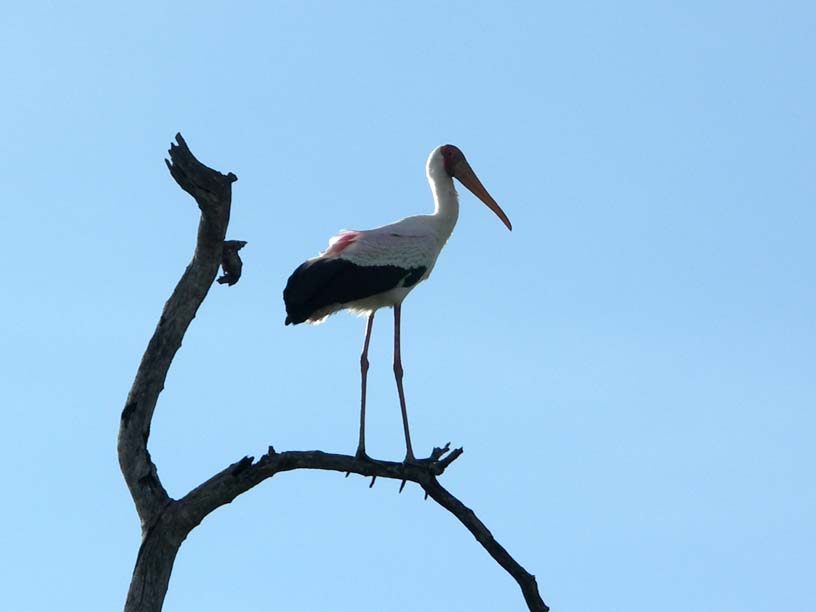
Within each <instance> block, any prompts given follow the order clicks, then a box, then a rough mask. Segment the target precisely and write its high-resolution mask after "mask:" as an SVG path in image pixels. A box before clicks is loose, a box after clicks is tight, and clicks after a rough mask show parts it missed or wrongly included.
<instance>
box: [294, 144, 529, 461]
mask: <svg viewBox="0 0 816 612" xmlns="http://www.w3.org/2000/svg"><path fill="white" fill-rule="evenodd" d="M425 170H426V175H427V178H428V183H429V184H430V187H431V192H432V193H433V199H434V212H433V213H432V214H426V215H416V216H411V217H406V218H405V219H402V220H400V221H397V222H396V223H391V224H389V225H384V226H382V227H378V228H375V229H369V230H342V231H340V232H339V233H338V234H337V235H336V236H333V237H332V238H331V239H330V240H329V245H328V248H327V249H326V250H325V251H323V252H322V253H320V254H319V255H318V256H316V257H313V258H311V259H309V260H307V261H305V262H304V263H302V264H301V265H300V266H298V267H297V268H296V269H295V271H294V272H293V273H292V275H291V276H290V277H289V280H288V281H287V283H286V288H285V289H284V291H283V300H284V304H285V306H286V321H285V324H286V325H290V324H291V325H298V324H299V323H304V322H307V323H313V324H314V323H320V322H322V321H324V320H325V319H326V318H327V317H328V316H330V315H332V314H334V313H336V312H338V311H341V310H349V311H351V312H352V313H355V314H359V315H367V317H368V320H367V322H366V329H365V339H364V341H363V351H362V354H361V355H360V377H361V398H360V435H359V440H358V444H357V451H356V453H355V457H357V458H358V459H368V460H370V458H369V457H368V455H367V454H366V450H365V412H366V380H367V374H368V366H369V363H368V347H369V342H370V340H371V329H372V327H373V325H374V314H375V313H376V312H377V310H379V309H380V308H385V307H391V308H393V310H394V363H393V368H394V378H395V380H396V383H397V392H398V395H399V403H400V410H401V412H402V425H403V430H404V434H405V448H406V453H405V460H404V463H406V464H416V463H418V462H417V460H416V457H415V456H414V451H413V448H412V446H411V434H410V431H409V427H408V413H407V410H406V407H405V392H404V389H403V383H402V380H403V367H402V358H401V355H400V317H401V310H402V302H403V300H405V298H406V297H407V296H408V294H409V293H411V291H413V290H414V288H415V287H416V286H417V285H419V284H420V283H421V282H422V281H424V280H426V279H427V278H428V277H429V276H430V274H431V271H432V270H433V268H434V265H435V264H436V260H437V258H438V257H439V254H440V252H441V251H442V248H443V247H444V246H445V243H446V242H447V241H448V238H449V237H450V235H451V233H452V232H453V229H454V226H455V225H456V221H457V220H458V218H459V196H458V194H457V192H456V188H455V185H454V182H453V179H457V180H458V181H459V182H460V183H461V184H462V185H464V186H465V187H466V188H467V189H468V190H469V191H470V192H471V193H472V194H473V195H475V196H476V197H477V198H479V199H480V200H481V201H482V202H484V204H485V205H487V207H488V208H489V209H490V210H492V211H493V212H494V213H495V214H496V216H498V218H499V219H500V220H501V221H502V223H504V225H505V226H506V227H507V229H508V230H512V229H513V226H512V224H511V223H510V219H508V218H507V215H506V214H505V213H504V211H503V210H502V209H501V207H500V206H499V205H498V203H497V202H496V201H495V200H494V199H493V197H492V196H491V195H490V194H489V193H488V191H487V189H485V187H484V185H482V183H481V181H480V180H479V178H478V177H477V176H476V173H475V172H474V171H473V169H472V168H471V166H470V164H469V163H468V161H467V160H466V159H465V156H464V154H463V153H462V151H461V150H460V149H459V148H458V147H456V146H454V145H451V144H446V145H441V146H439V147H436V148H435V149H434V150H433V151H432V152H431V154H430V155H429V156H428V161H427V163H426V167H425Z"/></svg>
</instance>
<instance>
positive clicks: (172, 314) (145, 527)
mask: <svg viewBox="0 0 816 612" xmlns="http://www.w3.org/2000/svg"><path fill="white" fill-rule="evenodd" d="M176 140H177V141H178V145H171V148H170V159H171V161H170V162H167V166H168V168H169V169H170V173H171V174H172V176H173V178H174V179H175V180H176V182H177V183H178V184H179V186H181V188H182V189H184V190H185V191H186V192H187V193H189V194H190V195H192V196H193V197H194V198H195V200H196V202H197V203H198V206H199V208H200V210H201V221H200V223H199V227H198V239H197V242H196V249H195V254H194V255H193V260H192V261H191V262H190V264H189V265H188V266H187V269H186V270H185V272H184V274H183V275H182V277H181V280H179V282H178V285H177V286H176V288H175V290H174V291H173V294H172V295H171V296H170V299H169V300H168V301H167V303H166V304H165V306H164V310H163V311H162V315H161V318H160V319H159V324H158V326H157V327H156V331H155V332H154V333H153V337H152V338H151V339H150V342H149V344H148V346H147V350H146V351H145V354H144V356H143V357H142V361H141V363H140V365H139V369H138V371H137V373H136V378H135V380H134V382H133V386H132V388H131V390H130V393H129V394H128V398H127V402H126V404H125V408H124V410H123V411H122V418H121V423H120V428H119V445H118V451H119V464H120V466H121V469H122V474H123V475H124V477H125V481H126V482H127V485H128V488H129V489H130V492H131V495H132V497H133V501H134V503H135V505H136V510H137V512H138V514H139V519H140V521H141V524H142V544H141V546H140V548H139V554H138V556H137V558H136V566H135V568H134V571H133V577H132V579H131V584H130V589H129V591H128V596H127V601H126V603H125V612H137V611H139V612H160V611H161V608H162V605H163V602H164V597H165V595H166V593H167V586H168V584H169V581H170V574H171V572H172V569H173V563H174V561H175V558H176V554H177V553H178V550H179V547H180V546H181V543H182V542H183V541H184V539H185V538H186V537H187V535H188V534H189V533H190V531H191V530H192V529H194V528H195V527H196V526H197V525H198V524H199V523H201V521H202V520H203V519H204V517H206V516H207V515H208V514H210V513H211V512H213V511H214V510H215V509H217V508H219V507H221V506H223V505H225V504H228V503H230V502H231V501H232V500H233V499H235V498H236V497H237V496H238V495H240V494H241V493H244V492H246V491H248V490H249V489H251V488H252V487H254V486H256V485H257V484H259V483H261V482H263V481H264V480H266V479H267V478H271V477H272V476H274V475H275V474H278V473H280V472H287V471H292V470H298V469H307V470H331V471H336V472H345V473H346V475H348V474H351V473H354V474H359V475H361V476H367V477H371V479H372V480H371V485H370V486H373V484H374V481H375V479H376V478H389V479H393V480H399V481H402V485H401V486H400V489H399V490H400V492H401V491H402V486H404V484H405V482H407V481H411V482H415V483H417V484H419V485H420V486H421V487H422V488H423V489H424V490H425V493H426V497H427V496H430V497H431V498H433V499H434V501H436V502H437V503H439V505H441V506H442V507H443V508H445V509H446V510H448V511H449V512H451V513H452V514H453V515H454V516H456V518H458V519H459V520H460V521H461V522H462V524H463V525H465V527H467V528H468V530H469V531H470V532H471V533H472V534H473V535H474V536H475V538H476V539H477V541H478V542H479V543H480V544H481V545H482V546H483V547H484V548H485V549H486V550H487V551H488V553H490V555H491V556H492V557H493V558H494V559H495V560H496V561H497V562H498V563H499V564H500V565H501V566H502V567H503V568H504V569H505V570H507V572H508V573H509V574H510V575H511V576H512V577H513V578H514V579H515V580H516V581H517V582H518V584H519V586H520V587H521V590H522V593H523V595H524V598H525V601H526V602H527V606H528V608H529V609H530V610H531V611H533V612H546V611H547V610H548V609H549V608H547V606H546V605H545V604H544V602H543V601H542V600H541V597H540V596H539V594H538V587H537V585H536V581H535V577H534V576H532V575H531V574H529V573H528V572H527V571H526V570H524V568H523V567H521V566H520V565H519V564H518V563H517V562H516V561H515V560H514V559H513V558H512V557H511V556H510V555H509V554H508V552H507V551H506V550H505V549H504V548H503V547H502V546H501V545H500V544H499V543H498V542H496V540H495V539H494V538H493V536H492V534H491V533H490V531H489V530H488V529H487V527H485V525H484V524H483V523H482V522H481V521H480V520H479V519H478V517H476V515H475V514H474V513H473V511H472V510H470V509H469V508H467V507H466V506H465V505H464V504H462V502H460V501H459V500H458V499H456V497H454V496H453V495H451V494H450V493H449V492H448V491H447V490H446V489H445V488H443V487H442V485H440V484H439V482H438V480H437V477H438V476H441V475H442V473H443V472H444V471H445V470H446V469H447V468H448V466H449V465H450V464H451V463H452V462H453V461H454V460H456V459H457V458H458V457H459V456H460V455H461V454H462V449H461V448H458V449H454V450H453V451H451V450H450V447H449V445H445V446H444V447H442V448H435V449H434V450H433V452H432V453H431V456H430V457H428V458H427V459H423V460H420V461H419V462H418V463H417V464H405V463H395V462H391V461H376V460H372V459H367V458H366V459H358V458H356V457H353V456H351V455H337V454H332V453H324V452H322V451H287V452H282V453H277V452H275V450H274V449H273V448H272V447H271V446H270V447H269V452H267V453H266V454H265V455H263V456H262V457H261V458H260V459H259V460H258V461H257V462H255V461H254V459H253V458H252V457H244V458H243V459H241V460H240V461H238V462H236V463H234V464H232V465H230V466H228V467H227V468H225V469H224V470H222V471H220V472H219V473H217V474H215V475H214V476H213V477H211V478H210V479H209V480H207V481H206V482H204V483H202V484H200V485H199V486H197V487H196V488H195V489H193V490H192V491H190V492H189V493H187V495H185V496H184V497H183V498H181V499H180V500H174V499H172V498H171V497H170V496H169V495H168V494H167V491H165V489H164V487H163V486H162V484H161V480H160V479H159V475H158V470H157V469H156V466H155V465H154V464H153V462H152V461H151V459H150V453H149V452H148V450H147V441H148V437H149V435H150V422H151V420H152V418H153V411H154V410H155V407H156V403H157V401H158V396H159V393H160V392H161V390H162V389H163V388H164V381H165V379H166V377H167V371H168V369H169V367H170V364H171V362H172V360H173V357H174V356H175V354H176V351H177V350H178V349H179V347H180V346H181V341H182V338H183V337H184V334H185V332H186V331H187V328H188V327H189V325H190V322H191V321H192V320H193V318H194V317H195V314H196V311H197V310H198V307H199V306H200V305H201V303H202V302H203V301H204V298H205V297H206V296H207V292H208V291H209V288H210V286H211V285H212V284H213V281H214V280H215V277H216V274H217V272H218V267H219V265H220V266H222V267H223V269H224V275H223V276H222V277H221V278H219V279H218V282H219V283H223V284H228V285H230V286H231V285H233V284H235V283H236V282H237V281H238V279H239V278H240V276H241V259H240V257H239V256H238V251H239V250H240V249H241V248H242V247H243V246H244V245H245V244H246V242H243V241H240V240H230V241H226V242H225V241H224V237H225V236H226V231H227V226H228V224H229V215H230V202H231V193H232V192H231V185H232V183H233V182H235V181H236V180H237V178H236V176H235V175H234V174H232V173H229V174H227V175H224V174H221V173H220V172H217V171H216V170H212V169H210V168H207V167H206V166H204V165H203V164H201V163H200V162H199V161H198V160H197V159H196V158H195V157H193V154H192V153H191V152H190V150H189V148H188V147H187V144H186V143H185V142H184V139H183V138H182V137H181V134H177V135H176Z"/></svg>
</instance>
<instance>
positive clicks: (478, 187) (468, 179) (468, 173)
mask: <svg viewBox="0 0 816 612" xmlns="http://www.w3.org/2000/svg"><path fill="white" fill-rule="evenodd" d="M453 176H455V177H456V178H457V179H459V181H460V182H461V183H462V184H463V185H464V186H465V187H467V188H468V189H469V190H470V192H471V193H472V194H473V195H475V196H476V197H477V198H479V199H480V200H481V201H482V202H484V203H485V204H486V205H487V207H488V208H489V209H490V210H492V211H493V212H494V213H496V216H497V217H498V218H499V219H501V220H502V223H504V224H505V225H506V226H507V229H509V230H511V231H512V230H513V225H512V224H511V223H510V219H508V218H507V215H505V214H504V211H503V210H502V209H501V206H499V205H498V203H497V202H496V200H494V199H493V197H492V196H491V195H490V194H489V193H487V189H485V187H484V185H482V182H481V181H480V180H479V177H477V176H476V173H475V172H474V171H473V168H471V167H470V164H469V163H467V161H466V160H464V159H461V160H460V161H459V163H458V164H456V166H455V168H454V170H453Z"/></svg>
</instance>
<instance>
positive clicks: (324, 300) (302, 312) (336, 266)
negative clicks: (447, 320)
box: [283, 258, 426, 325]
mask: <svg viewBox="0 0 816 612" xmlns="http://www.w3.org/2000/svg"><path fill="white" fill-rule="evenodd" d="M425 270H426V268H425V267H424V266H419V267H415V268H401V267H399V266H360V265H358V264H355V263H352V262H350V261H348V260H346V259H342V258H333V259H321V258H318V259H312V260H310V261H307V262H305V263H303V264H301V265H300V266H299V267H298V268H297V269H296V270H295V271H294V272H293V273H292V276H290V277H289V280H288V282H287V283H286V289H284V290H283V301H284V303H285V304H286V324H287V325H289V324H290V323H292V324H294V325H297V324H298V323H303V322H304V321H306V320H308V319H309V317H311V316H312V315H313V314H314V313H316V312H318V311H319V310H321V309H323V308H326V307H327V306H332V305H334V304H348V303H349V302H354V301H356V300H362V299H364V298H367V297H371V296H372V295H377V294H378V293H384V292H386V291H388V290H390V289H393V288H394V287H397V286H398V285H399V283H400V281H401V280H403V279H405V282H404V286H405V287H410V286H411V285H414V284H416V283H417V282H418V281H419V279H420V278H421V277H422V275H423V274H424V273H425ZM406 277H407V278H406Z"/></svg>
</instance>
